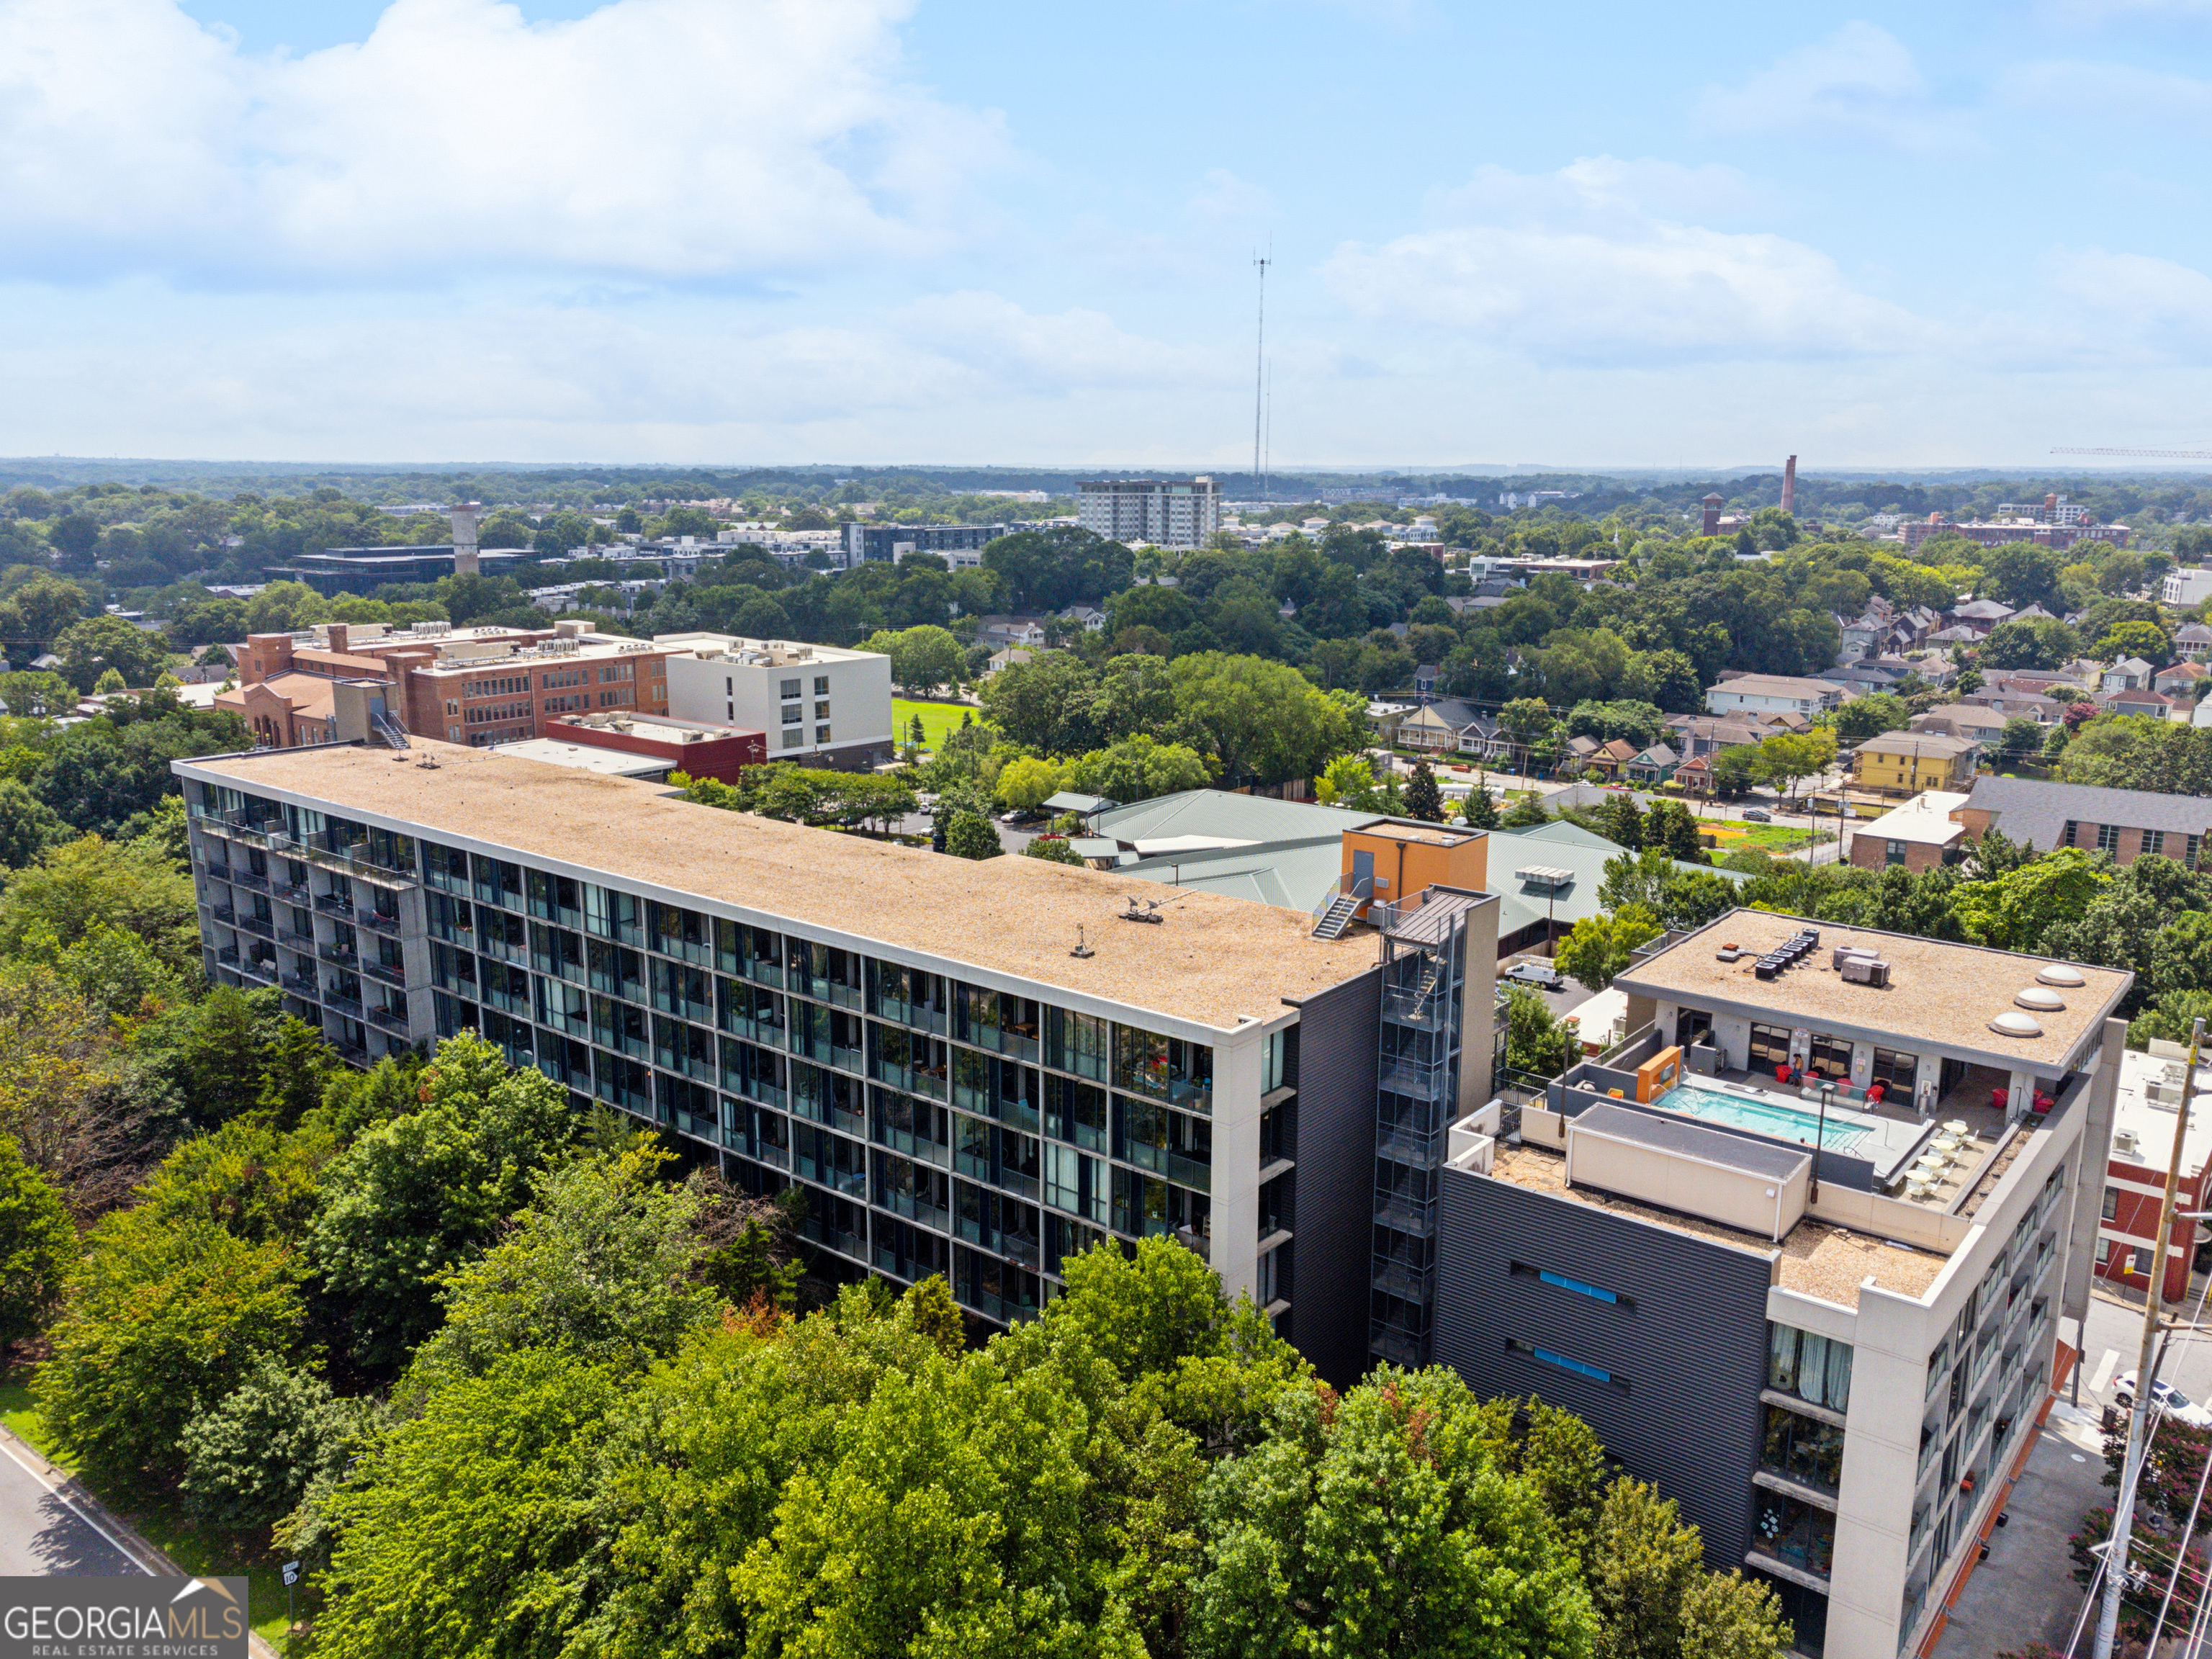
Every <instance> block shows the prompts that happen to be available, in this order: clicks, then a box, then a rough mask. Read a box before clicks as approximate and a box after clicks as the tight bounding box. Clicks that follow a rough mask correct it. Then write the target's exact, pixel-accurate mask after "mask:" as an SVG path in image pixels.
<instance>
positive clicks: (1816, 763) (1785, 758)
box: [1723, 726, 1836, 800]
mask: <svg viewBox="0 0 2212 1659" xmlns="http://www.w3.org/2000/svg"><path fill="white" fill-rule="evenodd" d="M1725 752H1727V751H1726V750H1723V753H1725ZM1759 758H1760V759H1762V760H1763V761H1765V763H1766V775H1767V776H1768V777H1769V778H1771V780H1773V781H1775V782H1776V783H1778V784H1781V785H1782V786H1783V787H1784V788H1786V789H1787V790H1788V791H1789V792H1790V799H1792V800H1795V799H1796V797H1797V785H1798V783H1799V781H1801V780H1802V779H1805V778H1814V777H1818V776H1820V774H1821V773H1823V772H1825V771H1826V770H1827V769H1828V767H1829V766H1830V765H1831V764H1832V763H1833V762H1834V760H1835V758H1836V734H1835V733H1834V732H1832V731H1828V730H1826V729H1824V728H1822V727H1820V726H1815V727H1814V728H1813V730H1811V731H1810V732H1775V733H1774V734H1773V735H1772V736H1771V737H1769V738H1761V739H1760V741H1759Z"/></svg>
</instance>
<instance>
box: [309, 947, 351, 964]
mask: <svg viewBox="0 0 2212 1659" xmlns="http://www.w3.org/2000/svg"><path fill="white" fill-rule="evenodd" d="M315 955H316V956H317V957H319V959H320V960H322V961H324V962H329V963H336V964H337V966H339V967H341V968H358V967H360V966H361V953H360V952H359V951H356V950H355V949H354V948H353V946H351V945H338V944H330V945H317V946H316V947H315Z"/></svg>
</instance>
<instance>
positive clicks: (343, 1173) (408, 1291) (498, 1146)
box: [307, 1032, 577, 1366]
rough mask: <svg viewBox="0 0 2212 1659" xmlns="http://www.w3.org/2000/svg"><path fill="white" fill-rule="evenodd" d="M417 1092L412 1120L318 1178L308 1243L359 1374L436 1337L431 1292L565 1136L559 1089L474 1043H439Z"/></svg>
mask: <svg viewBox="0 0 2212 1659" xmlns="http://www.w3.org/2000/svg"><path fill="white" fill-rule="evenodd" d="M422 1088H423V1089H424V1091H427V1093H428V1101H427V1103H425V1104H424V1105H423V1107H422V1109H421V1110H419V1111H416V1112H413V1113H410V1114H409V1115H406V1116H404V1117H400V1118H395V1119H393V1120H392V1121H391V1122H389V1123H384V1124H380V1125H378V1126H377V1127H374V1128H373V1129H371V1130H369V1131H368V1133H365V1134H363V1135H362V1137H361V1139H359V1140H357V1141H356V1142H355V1143H354V1144H353V1145H352V1146H349V1148H347V1149H346V1151H345V1152H344V1153H343V1155H341V1156H340V1157H339V1158H337V1159H336V1160H335V1161H333V1162H332V1164H331V1165H330V1167H329V1168H328V1169H327V1170H325V1172H324V1176H323V1194H322V1200H321V1203H320V1205H319V1208H318V1210H317V1212H316V1215H315V1219H314V1223H313V1227H312V1228H311V1230H310V1231H309V1234H308V1244H307V1249H308V1255H309V1256H310V1258H311V1259H312V1261H313V1264H314V1266H315V1267H316V1268H317V1269H318V1270H319V1272H320V1273H321V1274H322V1277H323V1280H324V1283H325V1285H326V1287H327V1288H328V1289H329V1290H330V1291H331V1294H332V1295H333V1296H335V1297H340V1298H343V1303H344V1305H345V1307H346V1311H347V1315H348V1319H349V1325H350V1333H349V1334H350V1342H351V1346H352V1349H353V1352H354V1353H355V1355H356V1357H357V1358H359V1359H360V1360H361V1362H362V1363H363V1364H368V1365H374V1366H396V1365H397V1364H398V1363H399V1361H400V1360H401V1359H402V1358H404V1356H405V1355H406V1354H407V1353H408V1352H410V1350H411V1349H412V1348H413V1347H414V1346H416V1343H418V1342H420V1341H421V1340H422V1338H423V1337H424V1336H425V1335H427V1334H428V1333H429V1332H430V1331H431V1330H433V1329H434V1328H435V1327H436V1325H437V1323H438V1320H439V1311H438V1304H437V1292H436V1287H437V1285H438V1284H439V1283H440V1282H441V1280H442V1279H443V1278H444V1277H445V1275H446V1274H447V1273H450V1272H451V1271H452V1270H453V1268H454V1267H458V1266H459V1265H460V1264H461V1263H462V1262H464V1261H467V1260H468V1259H469V1258H471V1257H472V1256H473V1255H476V1254H477V1251H479V1250H480V1249H483V1246H484V1245H485V1244H486V1243H488V1242H489V1240H490V1239H491V1237H492V1236H493V1234H494V1233H495V1231H496V1229H497V1228H498V1227H499V1225H500V1224H501V1222H502V1221H503V1220H504V1219H505V1218H507V1216H509V1215H511V1214H513V1212H516V1211H517V1210H520V1208H521V1207H522V1206H523V1204H524V1202H525V1200H526V1199H527V1197H528V1196H529V1194H530V1191H531V1184H532V1181H533V1179H534V1178H535V1177H536V1176H537V1175H538V1172H539V1171H540V1170H544V1169H545V1168H547V1167H548V1166H550V1164H554V1163H555V1162H556V1161H557V1160H559V1159H560V1158H562V1156H564V1155H565V1153H566V1152H567V1151H568V1147H569V1146H570V1144H571V1143H572V1141H573V1140H574V1136H575V1133H576V1127H577V1126H576V1121H575V1116H574V1113H573V1112H571V1111H570V1109H569V1108H568V1099H567V1097H566V1096H564V1095H563V1094H562V1091H561V1090H560V1087H559V1085H556V1084H555V1083H554V1082H553V1081H552V1080H551V1079H549V1078H546V1077H544V1076H543V1075H542V1074H541V1073H537V1072H534V1071H530V1072H517V1071H513V1070H512V1069H510V1068H509V1067H508V1066H507V1063H506V1061H504V1060H501V1058H500V1054H499V1051H498V1050H497V1049H495V1048H493V1047H492V1046H491V1045H490V1044H489V1043H487V1042H484V1041H483V1039H482V1038H481V1037H478V1036H475V1035H474V1034H473V1033H468V1032H464V1033H463V1034H462V1035H461V1036H454V1037H448V1038H447V1039H446V1041H445V1042H441V1044H439V1045H438V1052H437V1055H436V1058H435V1060H433V1062H432V1063H431V1065H430V1066H428V1068H427V1069H426V1070H425V1071H424V1072H423V1074H422Z"/></svg>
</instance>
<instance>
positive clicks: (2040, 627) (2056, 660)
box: [1844, 617, 2081, 708]
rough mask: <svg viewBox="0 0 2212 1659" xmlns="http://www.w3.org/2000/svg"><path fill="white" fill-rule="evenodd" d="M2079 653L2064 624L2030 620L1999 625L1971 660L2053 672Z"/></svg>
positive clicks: (2054, 619) (1989, 665) (2078, 641)
mask: <svg viewBox="0 0 2212 1659" xmlns="http://www.w3.org/2000/svg"><path fill="white" fill-rule="evenodd" d="M2080 650H2081V638H2080V636H2079V635H2076V634H2075V631H2074V630H2073V629H2070V628H2069V627H2068V626H2067V625H2066V624H2065V623H2063V622H2060V621H2059V620H2058V619H2057V617H2031V618H2029V619H2028V620H2027V621H2026V622H2003V623H1998V624H1997V625H1996V627H1995V628H1993V629H1990V631H1989V634H1988V635H1987V636H1986V637H1984V639H1983V641H1982V643H1981V647H1980V648H1979V649H1978V651H1977V652H1976V653H1975V660H1976V661H1977V662H1978V663H1979V664H1980V665H1981V666H1982V667H1984V668H1985V669H1989V668H2056V667H2057V666H2058V665H2060V664H2061V663H2063V662H2066V661H2069V660H2070V659H2072V658H2073V657H2074V656H2075V654H2076V653H2078V652H2080ZM1844 706H1845V707H1846V708H1848V707H1850V705H1849V704H1845V705H1844Z"/></svg>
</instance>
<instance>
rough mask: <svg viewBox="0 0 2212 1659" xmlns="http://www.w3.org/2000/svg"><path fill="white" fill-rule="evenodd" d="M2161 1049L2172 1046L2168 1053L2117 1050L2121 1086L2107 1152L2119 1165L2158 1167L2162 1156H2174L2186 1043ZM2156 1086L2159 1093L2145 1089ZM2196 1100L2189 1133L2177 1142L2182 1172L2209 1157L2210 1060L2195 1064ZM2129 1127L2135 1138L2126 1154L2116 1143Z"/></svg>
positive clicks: (2211, 1141)
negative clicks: (2208, 1098)
mask: <svg viewBox="0 0 2212 1659" xmlns="http://www.w3.org/2000/svg"><path fill="white" fill-rule="evenodd" d="M2159 1046H2160V1048H2171V1049H2172V1053H2171V1054H2145V1053H2143V1052H2142V1050H2141V1049H2140V1048H2128V1049H2124V1050H2123V1051H2122V1052H2121V1054H2120V1089H2119V1094H2118V1097H2117V1099H2116V1101H2115V1103H2114V1106H2113V1109H2112V1133H2113V1140H2114V1146H2113V1147H2112V1152H2111V1156H2112V1158H2114V1159H2115V1160H2117V1161H2118V1162H2119V1163H2122V1164H2140V1165H2142V1166H2143V1167H2145V1168H2148V1169H2152V1170H2160V1171H2163V1170H2165V1168H2166V1160H2167V1159H2168V1158H2171V1157H2172V1155H2173V1117H2174V1114H2175V1113H2176V1112H2178V1111H2179V1110H2180V1109H2181V1076H2182V1073H2184V1072H2185V1071H2186V1070H2188V1068H2189V1048H2188V1045H2187V1044H2186V1043H2173V1044H2167V1043H2160V1045H2159ZM2153 1087H2156V1088H2157V1090H2158V1091H2159V1098H2157V1099H2155V1100H2154V1099H2153V1098H2152V1097H2151V1093H2150V1091H2151V1089H2152V1088H2153ZM2208 1096H2212V1065H2209V1064H2204V1063H2202V1062H2200V1063H2199V1065H2198V1066H2197V1098H2198V1100H2199V1101H2200V1102H2203V1104H2200V1105H2198V1106H2197V1108H2196V1109H2194V1110H2192V1111H2191V1113H2190V1114H2189V1132H2188V1133H2187V1134H2186V1135H2185V1136H2184V1137H2183V1138H2182V1142H2181V1172H2182V1174H2184V1175H2185V1176H2188V1175H2194V1174H2195V1173H2196V1172H2197V1171H2198V1170H2202V1169H2203V1167H2204V1162H2205V1159H2206V1158H2207V1157H2208V1156H2212V1110H2207V1109H2206V1107H2207V1106H2208V1105H2212V1100H2207V1099H2206V1097H2208ZM2128 1131H2131V1132H2132V1133H2134V1135H2135V1137H2136V1151H2135V1152H2134V1153H2133V1154H2132V1155H2130V1154H2129V1153H2126V1152H2121V1151H2120V1150H2119V1147H2118V1139H2119V1136H2120V1134H2121V1133H2123V1132H2128Z"/></svg>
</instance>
